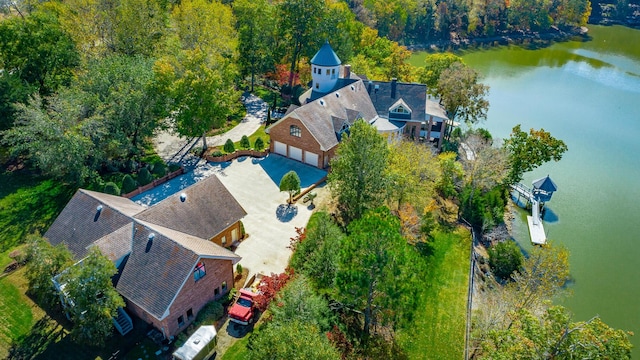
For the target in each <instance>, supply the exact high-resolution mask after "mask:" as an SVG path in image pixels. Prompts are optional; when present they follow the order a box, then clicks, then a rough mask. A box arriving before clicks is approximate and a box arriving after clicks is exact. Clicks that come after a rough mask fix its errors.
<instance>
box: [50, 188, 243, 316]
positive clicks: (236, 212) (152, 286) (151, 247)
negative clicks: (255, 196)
mask: <svg viewBox="0 0 640 360" xmlns="http://www.w3.org/2000/svg"><path fill="white" fill-rule="evenodd" d="M183 192H184V193H185V194H186V195H187V197H186V199H185V201H184V202H182V201H181V199H180V194H175V195H173V196H171V197H169V198H167V199H165V200H164V201H162V202H160V203H158V204H156V205H154V206H152V207H151V208H148V209H146V208H144V207H142V206H141V205H138V204H136V203H134V202H133V201H131V200H129V199H126V198H123V197H118V196H113V195H108V194H102V193H97V192H94V191H89V190H83V189H80V190H78V191H77V192H76V194H75V195H74V196H73V198H72V199H71V200H70V201H69V203H68V204H67V206H66V207H65V208H64V209H63V210H62V212H61V213H60V215H59V216H58V218H56V220H55V221H54V223H53V225H51V227H50V228H49V230H48V231H47V232H46V233H45V238H47V239H48V240H49V242H50V243H51V244H52V245H57V244H60V243H64V244H65V245H66V246H67V247H68V248H69V250H71V252H72V253H73V255H74V257H75V258H76V259H78V260H79V259H82V258H84V257H85V256H86V255H87V252H88V249H89V248H90V247H92V246H98V248H100V250H101V251H102V252H103V253H104V254H105V255H106V256H108V257H109V259H111V260H112V261H114V262H115V261H118V260H120V259H125V260H124V261H123V262H122V263H121V264H120V266H119V270H120V273H119V274H118V276H117V277H116V278H114V279H115V282H116V289H117V290H118V291H119V292H120V294H121V295H122V296H124V297H125V298H127V299H128V300H130V301H132V302H134V303H135V304H136V305H138V306H140V307H141V308H143V309H144V310H145V311H147V312H148V313H149V314H150V315H152V316H154V317H156V318H158V319H162V317H163V316H164V315H165V314H166V313H167V311H168V309H169V307H170V306H171V303H172V302H173V301H174V300H175V297H176V296H177V295H178V294H179V292H180V290H181V289H182V287H183V286H184V283H185V281H186V280H187V279H189V278H190V277H191V276H193V268H194V267H195V265H196V262H197V261H198V259H201V258H209V259H217V260H223V261H224V260H227V261H230V262H231V263H232V264H235V263H237V262H238V261H239V260H240V257H239V256H238V255H236V254H234V253H233V252H231V251H229V250H227V249H225V248H223V247H221V246H219V245H217V244H215V243H213V242H211V241H209V239H210V238H211V237H213V236H215V235H217V234H218V233H220V232H221V231H223V230H225V229H226V228H228V226H229V225H232V224H234V223H235V222H236V221H238V220H240V219H241V218H242V217H243V216H244V215H246V212H245V211H244V209H242V207H241V206H240V204H238V202H237V201H236V200H235V198H233V196H232V195H231V194H230V193H229V191H228V190H227V189H226V188H225V187H224V185H223V184H222V183H221V182H220V180H219V179H218V178H217V177H216V176H211V177H209V178H207V179H205V180H202V181H200V182H198V183H196V184H195V185H192V186H190V187H188V188H186V189H184V190H183ZM99 206H100V208H99ZM98 208H99V209H100V210H98ZM145 209H146V210H145ZM150 210H153V211H150ZM138 217H140V218H141V219H138ZM205 222H206V223H205ZM189 226H192V227H193V228H188V227H189ZM152 233H153V234H154V236H153V239H152V240H151V241H150V240H149V235H150V234H152ZM198 233H202V234H205V235H204V236H198ZM127 255H128V256H127Z"/></svg>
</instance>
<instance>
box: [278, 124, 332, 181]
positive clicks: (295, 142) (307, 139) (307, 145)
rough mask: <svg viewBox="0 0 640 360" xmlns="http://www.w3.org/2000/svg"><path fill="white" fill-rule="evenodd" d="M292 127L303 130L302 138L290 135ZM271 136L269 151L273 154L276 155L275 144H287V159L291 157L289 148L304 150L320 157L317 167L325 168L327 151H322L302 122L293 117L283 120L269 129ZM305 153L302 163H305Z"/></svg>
mask: <svg viewBox="0 0 640 360" xmlns="http://www.w3.org/2000/svg"><path fill="white" fill-rule="evenodd" d="M291 125H295V126H297V127H299V128H300V129H301V130H302V133H301V136H300V137H297V136H293V135H291V134H290V133H289V129H290V127H291ZM269 136H270V137H271V144H270V145H269V147H270V148H269V150H270V152H271V153H275V148H274V146H275V142H276V141H278V142H281V143H284V144H287V157H290V154H289V147H290V146H294V147H297V148H300V149H302V150H303V151H309V152H312V153H315V154H317V155H318V164H316V167H318V168H321V169H322V168H324V156H326V153H327V152H325V151H322V150H320V144H319V143H318V142H317V141H316V139H315V138H314V137H313V135H311V133H310V132H309V130H308V129H307V128H306V127H305V126H304V125H303V124H302V122H301V121H300V120H298V119H295V118H293V117H288V118H285V119H283V120H282V121H281V122H279V123H278V124H276V125H275V126H273V127H271V128H270V129H269ZM304 160H305V159H304V153H303V158H302V161H303V162H304Z"/></svg>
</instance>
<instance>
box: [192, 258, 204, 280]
mask: <svg viewBox="0 0 640 360" xmlns="http://www.w3.org/2000/svg"><path fill="white" fill-rule="evenodd" d="M206 274H207V272H206V271H205V269H204V263H203V262H202V261H198V264H197V265H196V268H195V269H193V279H194V280H195V281H198V280H200V279H202V278H203V277H204V276H205V275H206Z"/></svg>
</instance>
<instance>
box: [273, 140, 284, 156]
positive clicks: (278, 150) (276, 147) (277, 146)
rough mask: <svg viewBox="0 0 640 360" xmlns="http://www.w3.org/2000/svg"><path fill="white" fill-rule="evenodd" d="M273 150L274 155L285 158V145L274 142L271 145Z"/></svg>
mask: <svg viewBox="0 0 640 360" xmlns="http://www.w3.org/2000/svg"><path fill="white" fill-rule="evenodd" d="M273 149H274V150H275V152H276V154H280V155H284V156H287V144H285V143H281V142H279V141H276V142H275V143H274V144H273Z"/></svg>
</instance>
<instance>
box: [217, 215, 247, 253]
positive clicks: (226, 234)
mask: <svg viewBox="0 0 640 360" xmlns="http://www.w3.org/2000/svg"><path fill="white" fill-rule="evenodd" d="M234 229H235V230H236V231H237V232H238V239H242V231H241V227H240V221H237V222H236V223H235V224H233V225H231V226H229V227H228V228H226V229H225V230H224V231H223V232H221V233H220V234H218V235H216V236H214V237H212V238H211V239H210V240H211V241H212V242H214V243H216V244H217V245H220V246H222V247H226V248H229V247H230V246H231V244H232V243H233V240H232V239H233V238H232V237H231V235H232V232H233V230H234ZM223 237H225V238H226V240H227V242H226V243H225V244H222V238H223Z"/></svg>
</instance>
